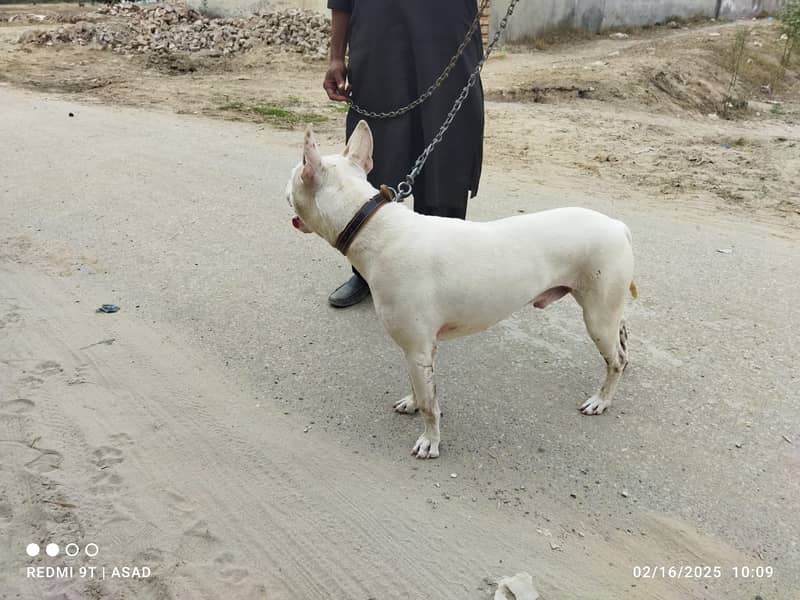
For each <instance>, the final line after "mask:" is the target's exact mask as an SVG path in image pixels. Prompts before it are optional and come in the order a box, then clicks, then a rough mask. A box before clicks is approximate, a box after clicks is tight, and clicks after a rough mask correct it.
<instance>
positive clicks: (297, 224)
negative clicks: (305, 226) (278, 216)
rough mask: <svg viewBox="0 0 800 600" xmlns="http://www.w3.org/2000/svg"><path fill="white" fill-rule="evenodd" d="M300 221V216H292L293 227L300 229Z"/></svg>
mask: <svg viewBox="0 0 800 600" xmlns="http://www.w3.org/2000/svg"><path fill="white" fill-rule="evenodd" d="M300 223H301V221H300V217H292V226H293V227H294V228H295V229H300Z"/></svg>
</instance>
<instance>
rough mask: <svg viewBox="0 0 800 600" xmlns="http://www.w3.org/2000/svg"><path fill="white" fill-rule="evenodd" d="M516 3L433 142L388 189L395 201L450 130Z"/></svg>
mask: <svg viewBox="0 0 800 600" xmlns="http://www.w3.org/2000/svg"><path fill="white" fill-rule="evenodd" d="M518 2H519V0H511V3H510V4H509V5H508V10H507V11H506V14H505V16H504V17H503V19H502V20H501V21H500V25H499V27H498V28H497V31H496V32H495V34H494V37H493V38H492V41H491V43H490V44H489V45H488V46H487V47H486V53H485V54H484V56H483V58H482V59H481V60H480V62H479V63H478V66H477V67H475V70H474V71H473V72H472V74H471V75H470V76H469V79H468V80H467V84H466V85H465V86H464V89H462V90H461V93H460V94H459V95H458V97H457V98H456V101H455V102H454V103H453V108H451V109H450V112H449V113H448V114H447V118H446V119H445V120H444V123H443V124H442V126H441V127H440V128H439V131H438V133H437V134H436V135H435V136H434V138H433V140H431V143H430V144H428V146H427V147H426V148H425V150H423V151H422V154H420V155H419V158H417V161H416V162H415V163H414V167H413V168H412V169H411V172H410V173H409V174H408V175H406V178H405V180H404V181H401V182H400V183H398V184H397V188H396V189H395V188H389V189H390V190H391V191H392V194H393V195H394V200H395V201H397V202H402V201H403V200H404V199H406V198H408V197H409V196H410V195H411V190H412V189H413V188H414V180H415V179H416V178H417V176H418V175H419V174H420V172H421V171H422V168H423V167H424V166H425V162H426V161H427V160H428V156H430V153H431V152H433V149H434V148H435V147H436V145H437V144H438V143H439V142H441V141H442V138H443V137H444V134H445V132H446V131H447V130H448V129H449V128H450V125H451V124H452V123H453V119H454V118H455V116H456V113H458V111H459V110H461V106H462V105H463V104H464V101H465V100H466V99H467V96H468V95H469V91H470V89H471V88H472V86H473V85H475V82H476V81H477V80H478V75H479V74H480V72H481V69H483V65H484V63H485V62H486V60H487V59H488V58H489V55H490V54H491V53H492V50H494V47H495V46H496V45H497V42H498V41H499V40H500V36H501V35H502V34H503V31H505V28H506V26H507V25H508V19H509V18H510V17H511V15H512V14H513V13H514V9H515V8H516V6H517V3H518Z"/></svg>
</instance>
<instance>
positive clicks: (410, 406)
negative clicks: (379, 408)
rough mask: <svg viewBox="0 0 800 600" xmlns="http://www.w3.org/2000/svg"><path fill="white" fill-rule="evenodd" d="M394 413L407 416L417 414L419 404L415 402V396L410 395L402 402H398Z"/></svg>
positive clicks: (395, 404)
mask: <svg viewBox="0 0 800 600" xmlns="http://www.w3.org/2000/svg"><path fill="white" fill-rule="evenodd" d="M394 411H395V412H399V413H403V414H406V415H412V414H414V413H415V412H417V402H416V400H414V395H413V394H409V395H408V396H406V397H405V398H403V399H402V400H398V401H397V402H395V403H394Z"/></svg>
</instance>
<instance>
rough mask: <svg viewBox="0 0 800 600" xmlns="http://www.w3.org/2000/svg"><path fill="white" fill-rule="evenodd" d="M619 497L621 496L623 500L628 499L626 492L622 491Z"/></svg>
mask: <svg viewBox="0 0 800 600" xmlns="http://www.w3.org/2000/svg"><path fill="white" fill-rule="evenodd" d="M620 495H621V496H622V497H623V498H627V497H628V490H622V492H621V493H620Z"/></svg>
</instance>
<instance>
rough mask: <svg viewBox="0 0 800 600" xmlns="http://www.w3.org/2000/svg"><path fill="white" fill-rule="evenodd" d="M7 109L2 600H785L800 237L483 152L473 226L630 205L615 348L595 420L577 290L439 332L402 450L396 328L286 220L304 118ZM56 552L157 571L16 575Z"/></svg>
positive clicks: (24, 102)
mask: <svg viewBox="0 0 800 600" xmlns="http://www.w3.org/2000/svg"><path fill="white" fill-rule="evenodd" d="M0 104H2V106H3V107H4V110H3V111H2V114H0V140H2V142H0V143H1V144H2V155H3V162H2V167H1V170H0V194H1V195H2V203H0V232H2V235H0V402H2V405H0V453H1V454H0V457H2V460H0V521H2V523H3V528H2V532H1V533H0V541H1V542H2V543H0V548H2V550H1V551H0V552H1V553H0V590H2V597H3V598H24V599H28V598H69V599H72V598H137V599H140V598H157V599H164V598H209V599H211V598H222V597H225V598H243V599H244V598H247V599H251V598H269V599H270V600H274V599H282V598H287V599H288V598H292V599H295V598H303V599H315V598H320V599H323V598H325V599H327V598H347V599H350V598H353V599H362V600H366V599H367V598H375V599H384V598H426V599H427V598H436V599H445V598H446V599H451V598H452V599H453V600H456V599H458V600H463V599H465V598H478V599H480V598H487V597H488V596H489V594H490V590H491V586H490V585H489V583H488V581H491V580H493V579H495V578H497V577H499V576H502V575H510V574H513V573H516V572H518V571H523V570H524V571H528V572H530V573H531V574H532V575H533V576H534V580H535V581H536V583H537V585H538V586H539V588H540V591H541V592H542V593H543V595H544V597H545V598H548V599H558V598H570V599H572V598H576V599H577V598H580V599H584V598H587V599H588V598H591V599H593V600H600V599H605V598H608V599H611V598H614V599H618V598H642V599H644V598H647V599H676V600H677V599H680V600H685V599H687V598H697V599H700V598H720V599H722V598H725V599H731V598H737V599H738V598H742V599H745V598H746V599H751V598H754V597H756V596H757V595H760V596H761V597H762V598H765V599H780V600H784V599H786V600H789V599H791V598H795V597H797V594H798V593H800V576H799V575H800V574H799V573H798V569H797V564H798V558H800V550H799V549H798V546H797V540H798V533H799V531H798V517H797V514H798V513H797V498H798V497H800V489H798V488H799V487H800V484H798V479H797V477H796V473H797V468H798V463H800V429H798V419H797V412H798V395H797V388H798V385H797V384H798V381H797V373H796V369H795V367H796V364H797V350H796V340H795V335H794V332H795V331H796V330H797V326H798V323H797V311H796V305H797V302H798V292H797V287H796V284H795V282H796V281H797V280H798V277H800V265H798V262H797V260H796V248H797V235H796V232H795V231H793V230H791V229H787V228H780V227H777V226H771V225H764V224H760V225H758V224H748V223H739V222H733V221H730V222H729V221H722V222H715V220H714V219H713V218H710V217H708V216H707V215H706V214H705V213H702V212H693V213H688V212H685V211H684V212H682V213H678V212H677V211H675V210H672V209H668V208H659V207H658V206H656V205H655V204H656V203H655V202H653V201H652V200H649V199H647V198H646V197H644V196H639V195H637V194H635V193H631V192H629V193H628V194H626V195H625V196H613V195H607V194H604V193H603V192H602V191H599V192H598V190H597V189H596V188H595V187H594V181H593V179H591V178H584V179H581V178H579V177H571V178H570V179H569V180H566V179H559V178H557V177H547V178H546V179H547V180H546V182H542V175H541V174H537V173H534V174H530V173H525V172H520V171H512V172H510V173H509V172H505V171H504V170H503V169H502V165H492V166H491V167H489V168H488V172H487V175H486V177H485V179H484V186H483V190H482V193H481V196H480V198H479V200H476V201H474V202H473V204H472V207H471V209H470V210H471V218H473V219H487V218H492V217H496V216H501V215H509V214H514V213H516V212H517V211H523V210H524V211H533V210H538V209H541V208H546V207H550V206H557V205H564V204H581V205H585V206H589V207H594V208H597V209H600V210H603V211H606V212H608V213H610V214H613V215H614V216H617V217H620V218H622V219H623V220H625V221H626V222H627V223H628V224H629V225H630V227H631V229H632V231H633V232H634V239H635V247H636V253H637V260H638V264H637V281H638V283H639V287H640V290H641V293H642V298H641V299H640V300H639V301H637V302H632V303H631V304H630V306H629V309H628V312H629V323H630V328H631V337H632V340H631V353H632V365H631V368H629V370H628V371H627V372H626V376H625V378H624V381H623V384H622V386H621V389H620V392H619V396H618V402H617V404H616V406H615V407H614V408H613V409H612V410H611V411H610V412H609V413H608V414H606V415H605V416H602V417H598V418H588V417H583V416H581V415H580V414H579V413H578V411H577V410H576V408H577V406H578V404H579V403H580V402H581V401H582V400H583V399H584V398H585V397H586V396H587V394H589V393H590V391H591V390H592V389H593V388H594V387H595V386H596V384H597V382H598V380H599V378H600V376H601V365H600V364H598V362H600V361H599V359H598V357H597V355H596V352H595V350H594V349H593V348H592V347H591V344H590V341H589V340H588V338H587V337H586V336H585V334H584V332H583V330H582V325H581V322H580V318H579V315H578V311H577V307H576V306H575V305H574V304H573V303H571V302H569V301H564V302H560V303H558V304H556V305H554V306H553V307H551V308H548V310H547V311H545V312H538V313H535V312H534V311H533V310H530V311H523V312H522V313H521V314H519V315H517V316H515V317H514V318H512V319H510V320H508V321H507V322H505V323H502V324H500V325H499V326H497V327H495V328H493V329H492V330H490V331H489V332H487V333H485V334H482V335H479V336H475V337H472V338H468V339H465V340H461V341H458V342H455V343H451V344H448V345H446V346H444V347H443V348H442V350H441V351H440V361H441V364H440V368H439V377H440V379H439V386H438V387H439V390H440V393H441V395H442V401H443V410H444V421H443V434H444V436H445V438H444V439H445V442H444V445H443V455H442V457H441V458H440V459H439V460H436V461H429V462H419V461H415V460H412V458H411V457H410V456H409V451H410V448H411V445H412V443H413V440H414V439H415V437H416V434H417V430H418V428H419V423H418V419H416V418H414V417H406V416H401V415H396V414H393V413H392V412H391V405H392V402H393V401H394V400H396V399H397V398H398V397H399V396H400V395H403V394H404V393H405V390H406V386H407V382H406V375H405V373H404V371H403V367H402V363H401V361H400V356H399V353H398V350H397V349H396V348H395V347H394V346H393V345H392V343H391V342H390V340H389V339H388V338H387V337H386V335H385V334H384V333H383V332H382V330H381V329H380V326H379V325H378V323H377V322H376V320H375V318H374V314H373V310H372V307H371V305H370V304H369V303H367V304H366V305H364V306H361V307H358V308H356V309H353V310H349V311H344V312H338V311H334V310H332V309H329V308H328V307H327V306H326V304H325V297H326V295H327V293H328V292H329V291H330V289H332V288H333V287H334V286H335V285H336V284H337V283H338V282H339V281H340V280H341V279H342V278H343V277H344V276H345V274H346V273H347V267H346V265H345V264H344V262H343V261H342V260H341V259H340V258H339V257H337V255H336V254H335V253H334V252H333V251H332V250H331V249H330V248H328V247H326V246H325V245H324V244H323V243H322V242H321V241H319V240H316V239H311V238H310V237H304V236H300V235H298V234H296V233H295V232H294V231H293V230H292V228H291V227H290V225H289V217H290V216H291V215H290V213H289V209H288V207H287V206H286V205H285V202H284V200H283V196H282V190H283V186H284V182H285V178H286V174H287V173H288V169H289V168H290V166H291V165H292V164H294V163H295V162H296V160H297V158H298V148H299V144H298V142H299V135H298V134H296V133H294V132H285V133H284V132H276V131H272V130H264V129H260V128H259V127H257V126H255V125H251V124H246V123H226V122H221V121H214V120H206V119H202V118H197V117H189V116H180V115H173V114H167V113H160V112H150V111H144V110H138V109H131V108H114V107H102V106H90V105H82V104H77V103H74V102H71V101H64V100H60V99H57V98H53V97H46V96H42V95H38V94H33V93H28V92H21V91H16V90H12V89H11V88H9V87H3V86H0ZM70 112H71V113H73V115H74V116H72V117H70V116H68V115H69V113H70ZM102 303H114V304H118V305H119V306H121V308H122V310H121V311H120V312H118V313H115V314H96V313H95V312H94V309H95V308H96V307H97V306H99V305H100V304H102ZM453 474H455V477H454V476H453ZM31 542H35V543H37V544H39V545H40V546H41V547H42V548H44V546H45V544H47V543H49V542H56V543H59V544H60V545H61V547H62V548H63V547H64V546H65V545H66V544H67V543H68V542H75V543H77V544H79V546H80V547H81V548H83V547H84V546H85V545H86V544H88V543H90V542H91V543H96V544H97V545H98V549H99V553H98V556H97V557H96V558H94V559H88V558H86V557H78V558H73V559H70V558H66V557H64V556H63V554H62V555H60V556H59V557H57V558H50V557H47V556H45V555H44V552H42V554H41V555H40V556H39V557H37V558H35V559H31V558H29V557H28V556H26V555H25V547H26V545H27V544H29V543H31ZM47 565H72V566H74V567H76V569H77V567H80V566H91V565H95V566H105V567H107V568H109V569H110V568H112V567H114V566H123V565H127V566H138V567H145V566H146V567H148V568H149V569H151V571H152V573H151V575H150V576H149V577H147V578H145V579H111V578H107V579H105V580H99V579H97V578H96V579H94V580H91V579H81V578H80V577H78V576H73V577H69V578H62V579H56V578H51V579H33V578H29V577H27V576H26V575H27V571H26V567H29V566H47ZM637 565H639V566H646V565H650V566H655V567H661V566H663V567H666V568H669V567H670V566H683V565H686V566H710V567H713V566H720V567H721V568H722V571H721V576H720V577H719V578H713V577H712V578H711V579H700V580H697V579H670V578H669V577H668V576H667V577H662V576H656V578H654V579H636V578H635V577H634V576H633V574H634V567H635V566H637ZM757 565H761V566H771V567H773V569H774V576H773V577H771V578H769V579H756V578H754V577H753V574H754V573H755V572H754V571H751V572H750V573H748V575H749V577H743V576H742V574H743V571H742V567H751V568H752V567H755V566H757ZM737 567H738V568H739V572H738V574H739V577H736V572H735V571H734V568H737Z"/></svg>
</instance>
